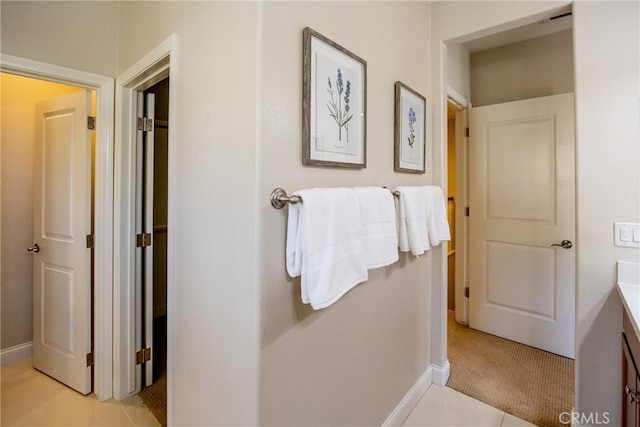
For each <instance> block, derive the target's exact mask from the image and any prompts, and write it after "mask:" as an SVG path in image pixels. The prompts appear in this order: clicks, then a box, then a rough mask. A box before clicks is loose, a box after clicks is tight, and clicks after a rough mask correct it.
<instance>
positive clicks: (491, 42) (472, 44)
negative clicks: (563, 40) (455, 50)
mask: <svg viewBox="0 0 640 427" xmlns="http://www.w3.org/2000/svg"><path fill="white" fill-rule="evenodd" d="M570 11H571V8H570V7H569V8H567V9H566V10H561V11H557V12H555V13H554V14H553V16H557V15H560V14H563V13H567V12H570ZM572 27H573V17H572V16H567V17H563V18H559V19H556V20H553V21H551V22H549V23H545V22H544V21H538V22H534V23H531V24H528V25H524V26H522V27H518V28H514V29H512V30H508V31H503V32H501V33H496V34H493V35H490V36H487V37H483V38H480V39H476V40H471V41H468V42H466V43H463V46H464V47H465V48H466V49H467V50H468V51H469V53H474V52H481V51H483V50H488V49H493V48H495V47H500V46H506V45H509V44H513V43H518V42H521V41H524V40H529V39H535V38H537V37H542V36H546V35H549V34H553V33H557V32H560V31H564V30H568V29H570V28H572Z"/></svg>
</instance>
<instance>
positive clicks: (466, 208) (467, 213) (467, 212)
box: [464, 206, 469, 216]
mask: <svg viewBox="0 0 640 427" xmlns="http://www.w3.org/2000/svg"><path fill="white" fill-rule="evenodd" d="M464 216H469V206H466V207H465V208H464Z"/></svg>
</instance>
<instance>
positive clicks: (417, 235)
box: [394, 186, 451, 256]
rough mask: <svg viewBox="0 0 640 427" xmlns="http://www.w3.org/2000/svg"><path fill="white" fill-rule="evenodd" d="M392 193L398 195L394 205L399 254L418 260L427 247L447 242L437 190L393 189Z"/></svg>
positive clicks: (444, 222) (447, 226) (441, 201)
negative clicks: (395, 205) (396, 192)
mask: <svg viewBox="0 0 640 427" xmlns="http://www.w3.org/2000/svg"><path fill="white" fill-rule="evenodd" d="M394 191H398V192H399V193H400V197H399V198H398V201H397V212H398V246H399V248H400V251H402V252H409V251H411V253H412V254H413V255H415V256H420V255H422V254H424V252H425V251H427V250H429V248H431V246H437V245H439V244H440V242H442V241H444V240H450V239H451V236H450V232H449V223H448V222H447V210H446V205H445V204H444V197H443V194H442V189H440V187H436V186H428V187H397V188H395V190H394Z"/></svg>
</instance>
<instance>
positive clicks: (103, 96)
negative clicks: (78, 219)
mask: <svg viewBox="0 0 640 427" xmlns="http://www.w3.org/2000/svg"><path fill="white" fill-rule="evenodd" d="M0 71H2V72H6V73H11V74H16V75H20V76H23V77H30V78H34V79H38V80H46V81H50V82H55V83H62V84H66V85H71V86H76V87H81V88H84V89H90V90H95V91H96V98H97V103H96V117H97V120H96V148H95V187H94V191H95V202H94V203H95V205H94V235H95V239H94V304H93V307H92V309H93V311H94V327H93V337H94V338H93V339H94V350H93V354H94V359H93V360H94V366H93V380H94V383H93V390H94V393H95V394H96V396H97V397H98V399H99V400H100V401H104V400H108V399H111V398H112V397H113V369H112V366H113V342H112V333H113V299H112V285H113V148H114V146H113V128H114V127H113V126H114V113H113V111H114V109H113V107H114V79H113V78H111V77H106V76H102V75H99V74H93V73H88V72H84V71H79V70H74V69H71V68H66V67H60V66H57V65H52V64H47V63H44V62H38V61H33V60H30V59H26V58H21V57H17V56H12V55H6V54H1V55H0Z"/></svg>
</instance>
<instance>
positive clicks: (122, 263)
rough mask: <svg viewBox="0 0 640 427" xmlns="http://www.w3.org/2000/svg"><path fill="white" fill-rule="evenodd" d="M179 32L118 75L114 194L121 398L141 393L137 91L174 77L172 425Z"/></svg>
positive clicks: (170, 140)
mask: <svg viewBox="0 0 640 427" xmlns="http://www.w3.org/2000/svg"><path fill="white" fill-rule="evenodd" d="M176 55H177V36H176V35H175V34H172V35H171V36H170V37H169V38H167V39H166V40H165V41H163V42H162V43H160V44H159V45H158V46H156V47H155V48H154V49H153V50H151V51H150V52H149V53H147V54H146V55H145V56H143V57H142V58H141V59H140V60H138V61H137V62H136V63H135V64H133V65H132V66H131V67H130V68H129V69H128V70H126V71H125V72H124V73H122V74H120V76H118V77H117V78H116V88H115V90H116V127H115V129H116V130H115V136H116V142H115V183H114V186H115V194H117V195H118V197H117V198H116V199H115V201H114V227H115V229H116V230H117V233H115V235H114V277H115V278H116V281H115V286H114V335H113V337H114V361H113V362H114V386H113V394H114V398H115V399H117V400H120V399H124V398H127V397H128V396H131V395H133V394H135V393H136V392H138V391H139V390H137V389H136V364H135V341H136V333H135V316H136V307H135V302H136V298H135V291H136V276H135V273H136V262H135V249H136V245H135V230H136V228H135V226H136V218H135V214H136V212H135V205H136V192H135V190H136V111H137V102H138V101H137V93H138V92H139V91H143V90H144V89H146V88H148V87H151V86H153V85H154V84H155V83H157V82H159V81H161V80H163V79H164V78H166V77H167V76H169V75H170V76H171V78H170V80H169V133H168V144H169V147H168V155H169V167H168V211H167V216H168V218H167V423H168V425H172V424H173V401H174V395H173V360H174V354H175V347H174V343H175V340H174V330H175V327H174V325H175V303H174V301H175V295H176V292H175V281H174V271H175V267H174V259H175V254H174V249H173V248H174V247H175V245H174V242H175V223H176V214H175V206H176V197H175V188H176V176H177V173H176V160H175V159H176V153H177V149H176V143H175V142H176V141H177V138H176V129H177V127H176V121H177V112H178V104H177V96H176V95H177V89H176V82H177V73H176Z"/></svg>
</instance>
